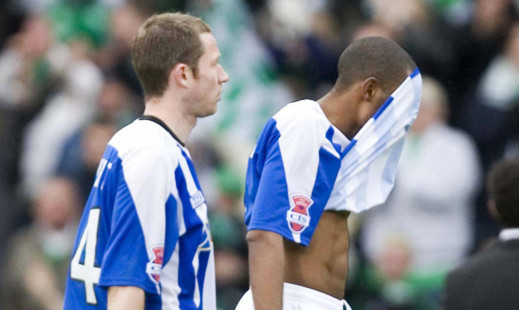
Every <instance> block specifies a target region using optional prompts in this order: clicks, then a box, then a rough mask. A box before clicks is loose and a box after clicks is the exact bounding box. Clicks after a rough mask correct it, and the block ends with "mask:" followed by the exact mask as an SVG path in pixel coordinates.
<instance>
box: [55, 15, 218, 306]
mask: <svg viewBox="0 0 519 310" xmlns="http://www.w3.org/2000/svg"><path fill="white" fill-rule="evenodd" d="M219 58H220V52H219V49H218V47H217V44H216V41H215V38H214V37H213V35H212V34H211V30H210V28H209V26H208V25H207V24H206V23H205V22H203V21H202V20H200V19H199V18H196V17H193V16H190V15H186V14H180V13H166V14H160V15H154V16H152V17H150V18H149V19H148V20H147V21H146V22H145V23H144V24H143V25H142V27H141V28H140V30H139V32H138V34H137V36H136V37H135V39H134V41H133V46H132V61H133V66H134V69H135V72H136V73H137V75H138V77H139V80H140V82H141V85H142V88H143V90H144V95H145V103H146V105H145V110H144V115H143V116H141V117H140V118H139V119H137V120H135V121H134V122H133V123H131V124H130V125H128V126H126V127H125V128H123V129H121V130H120V131H119V132H118V133H116V134H115V135H114V137H113V138H112V139H111V140H110V142H109V143H108V146H107V148H106V150H105V153H104V155H103V158H102V160H101V163H100V165H99V168H98V172H97V177H96V180H95V183H94V185H93V187H92V191H91V193H90V196H89V199H88V202H87V204H86V206H85V210H84V213H83V216H82V219H81V223H80V226H79V231H78V235H77V238H76V243H75V247H74V251H73V253H72V260H71V264H70V271H69V275H68V278H67V286H66V292H65V304H64V309H107V308H108V309H110V310H112V309H124V310H128V309H140V310H142V309H216V302H215V298H216V296H215V295H216V293H215V275H214V255H213V245H212V241H211V235H210V232H209V226H208V222H207V205H206V201H205V197H204V194H203V193H202V191H201V188H200V184H199V182H198V179H197V177H196V174H195V170H194V167H193V163H192V161H191V157H190V155H189V151H188V150H187V149H186V148H185V146H184V142H185V141H186V139H187V138H188V136H189V133H190V132H191V130H192V129H193V127H194V126H195V124H196V120H197V118H198V117H205V116H208V115H211V114H213V113H215V111H216V104H217V102H218V100H219V99H220V94H221V92H222V85H223V83H225V82H226V81H227V80H228V76H227V73H226V72H225V71H224V69H223V68H222V66H221V65H220V64H219Z"/></svg>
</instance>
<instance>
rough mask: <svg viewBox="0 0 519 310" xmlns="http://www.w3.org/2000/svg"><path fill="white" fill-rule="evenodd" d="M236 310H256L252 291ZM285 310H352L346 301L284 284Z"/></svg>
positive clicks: (294, 285)
mask: <svg viewBox="0 0 519 310" xmlns="http://www.w3.org/2000/svg"><path fill="white" fill-rule="evenodd" d="M236 310H254V302H253V300H252V292H251V290H248V291H247V293H245V295H243V297H242V298H241V300H240V302H239V303H238V305H237V306H236ZM283 310H351V307H350V305H348V303H347V302H346V300H344V299H342V300H341V299H337V298H335V297H332V296H330V295H327V294H325V293H321V292H319V291H316V290H313V289H311V288H308V287H304V286H300V285H296V284H291V283H284V285H283Z"/></svg>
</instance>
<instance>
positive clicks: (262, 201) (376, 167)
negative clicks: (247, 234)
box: [245, 69, 422, 246]
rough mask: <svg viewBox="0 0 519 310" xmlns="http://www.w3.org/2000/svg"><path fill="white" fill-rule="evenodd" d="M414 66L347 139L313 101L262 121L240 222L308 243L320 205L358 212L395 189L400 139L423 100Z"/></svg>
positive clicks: (327, 208) (250, 162)
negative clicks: (382, 102) (350, 138)
mask: <svg viewBox="0 0 519 310" xmlns="http://www.w3.org/2000/svg"><path fill="white" fill-rule="evenodd" d="M421 84H422V83H421V75H420V72H419V71H418V69H416V70H414V71H413V72H412V73H411V75H410V76H409V77H407V78H406V79H405V80H404V81H403V83H402V84H401V85H400V86H399V87H398V88H397V89H396V90H395V91H394V92H393V94H391V96H390V97H389V98H388V99H387V101H386V102H385V103H384V104H383V105H382V107H381V108H380V109H379V110H378V111H377V112H376V113H375V115H373V117H372V118H371V119H370V120H368V122H367V123H366V124H365V125H364V126H363V127H362V128H361V129H360V131H359V132H358V133H357V134H356V135H355V137H353V138H352V140H351V141H350V140H348V138H346V137H345V136H344V135H343V134H342V133H341V132H340V131H339V130H338V129H337V128H335V127H334V126H333V125H332V124H331V123H330V121H329V120H328V119H327V118H326V116H325V114H324V112H323V111H322V109H321V107H320V105H319V104H318V103H317V102H315V101H312V100H302V101H297V102H293V103H290V104H288V105H287V106H285V107H284V108H283V109H281V110H280V111H279V112H278V113H277V114H276V115H274V116H273V117H272V118H271V119H270V120H269V121H268V122H267V124H266V125H265V127H264V129H263V131H262V133H261V135H260V137H259V139H258V142H257V144H256V147H255V148H254V150H253V152H252V154H251V156H250V158H249V163H248V167H247V176H246V184H245V207H246V210H245V224H246V225H247V228H248V230H253V229H259V230H268V231H273V232H276V233H278V234H280V235H282V236H283V237H285V238H286V239H288V240H291V241H293V242H296V243H299V244H302V245H305V246H307V245H308V244H309V242H310V239H311V237H312V234H313V232H314V230H315V228H316V226H317V223H318V222H319V219H320V217H321V214H322V212H323V211H324V210H335V211H352V212H361V211H363V210H366V209H369V208H371V207H373V206H376V205H379V204H381V203H383V202H384V201H385V200H386V198H387V196H388V195H389V192H390V191H391V189H392V188H393V184H394V179H395V175H396V166H397V163H398V159H399V158H400V154H401V151H402V146H403V142H404V139H403V138H404V136H405V134H406V132H407V130H408V129H409V127H410V126H411V124H412V123H413V121H414V120H415V118H416V115H417V113H418V108H419V104H420V97H421Z"/></svg>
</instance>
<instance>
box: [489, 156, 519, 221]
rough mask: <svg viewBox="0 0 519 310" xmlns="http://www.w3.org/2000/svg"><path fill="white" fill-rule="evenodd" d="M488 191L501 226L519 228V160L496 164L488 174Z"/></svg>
mask: <svg viewBox="0 0 519 310" xmlns="http://www.w3.org/2000/svg"><path fill="white" fill-rule="evenodd" d="M487 190H488V194H489V198H490V199H491V200H493V201H494V202H495V204H496V208H497V212H498V214H499V218H498V221H499V222H500V223H501V225H503V226H504V227H519V158H516V159H508V160H501V161H499V162H497V163H496V164H494V165H493V166H492V168H491V169H490V172H489V174H488V178H487Z"/></svg>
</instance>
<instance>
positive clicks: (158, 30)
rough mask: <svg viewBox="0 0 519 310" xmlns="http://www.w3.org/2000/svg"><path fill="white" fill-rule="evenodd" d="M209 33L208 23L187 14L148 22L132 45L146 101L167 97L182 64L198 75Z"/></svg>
mask: <svg viewBox="0 0 519 310" xmlns="http://www.w3.org/2000/svg"><path fill="white" fill-rule="evenodd" d="M205 32H211V28H210V27H209V25H208V24H207V23H205V22H204V21H203V20H201V19H200V18H198V17H194V16H191V15H188V14H183V13H163V14H157V15H153V16H151V17H150V18H148V20H146V22H144V24H143V25H142V26H141V28H140V29H139V32H138V33H137V36H136V37H135V38H134V40H133V43H132V63H133V68H134V69H135V73H136V74H137V76H138V77H139V81H140V83H141V85H142V88H143V90H144V96H145V97H146V98H149V97H160V96H162V95H163V94H164V91H165V90H166V88H167V86H168V77H169V72H170V71H171V69H172V68H173V67H174V66H175V65H176V64H178V63H185V64H186V65H188V66H189V67H191V68H192V69H193V71H194V73H195V75H197V73H198V71H197V64H198V60H199V59H200V57H201V56H202V55H203V53H204V50H203V45H202V42H201V41H200V34H202V33H205Z"/></svg>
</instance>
